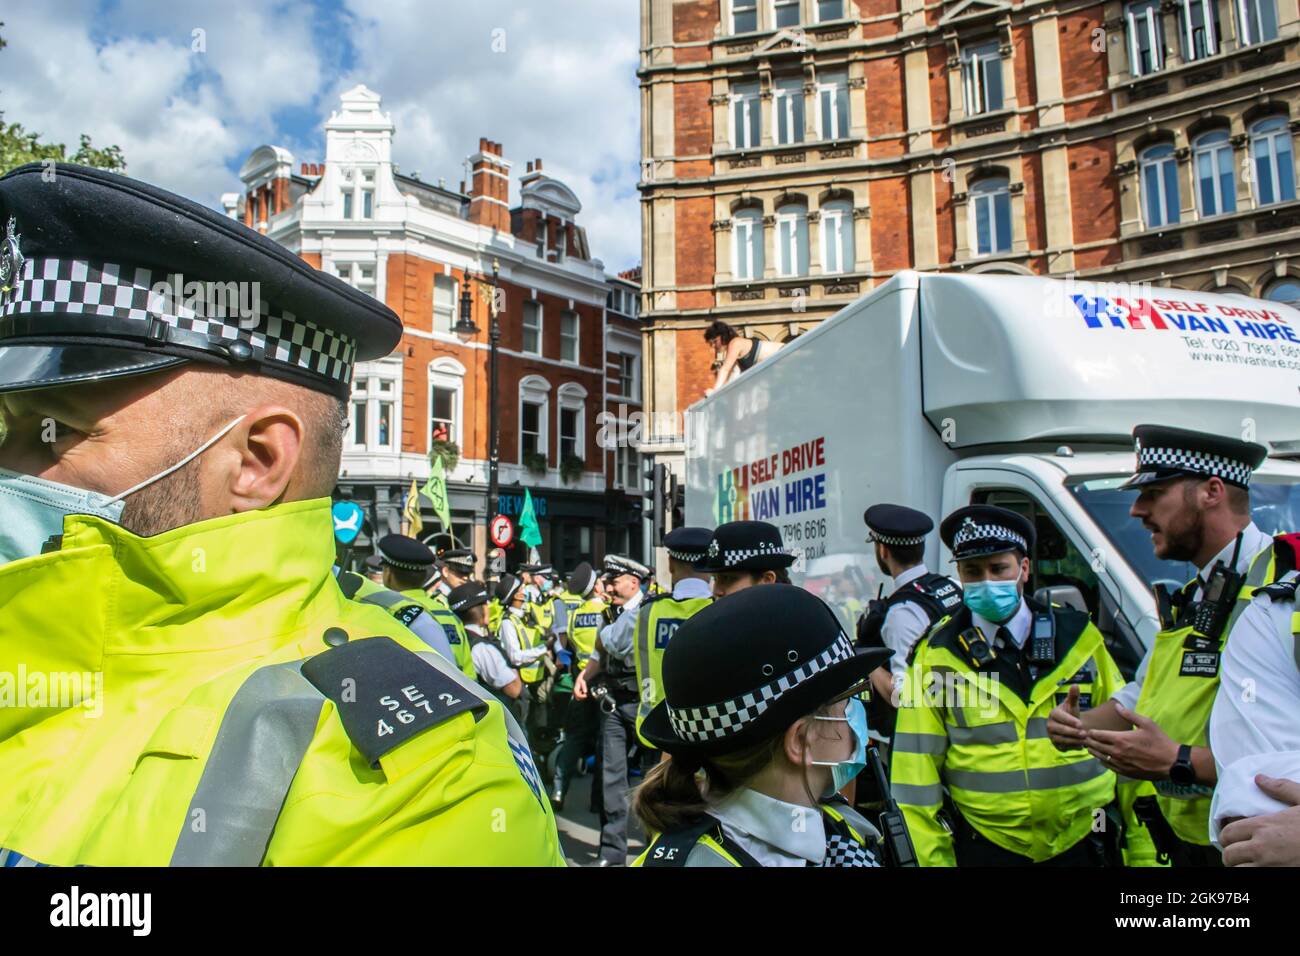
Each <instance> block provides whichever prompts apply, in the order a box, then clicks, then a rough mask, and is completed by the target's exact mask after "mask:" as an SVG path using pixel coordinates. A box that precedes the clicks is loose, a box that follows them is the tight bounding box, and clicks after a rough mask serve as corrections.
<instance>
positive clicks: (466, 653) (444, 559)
mask: <svg viewBox="0 0 1300 956" xmlns="http://www.w3.org/2000/svg"><path fill="white" fill-rule="evenodd" d="M437 569H438V570H437V575H436V576H435V577H434V579H433V582H432V584H433V590H432V591H429V590H428V589H427V586H426V587H425V588H412V590H410V591H407V592H405V593H407V594H409V595H410V596H411V597H413V598H414V597H417V596H419V595H423V601H424V605H425V607H427V608H428V609H429V613H430V614H432V615H433V617H434V619H435V620H437V622H438V623H439V624H441V625H442V628H443V630H444V631H446V632H447V637H448V640H450V641H451V643H452V650H454V651H455V652H456V663H457V664H458V665H459V666H460V669H461V670H462V671H464V672H465V676H466V677H471V678H476V677H477V676H478V675H477V674H476V673H475V671H474V657H473V649H472V648H471V646H470V642H469V637H468V636H467V635H466V633H465V625H464V622H462V621H461V619H460V618H459V617H458V616H457V615H456V614H455V613H454V612H453V610H452V607H451V604H450V596H451V592H452V591H453V590H454V589H456V588H458V587H460V586H461V585H462V584H466V583H468V582H469V580H470V577H471V576H472V575H473V574H474V552H473V551H470V550H469V549H468V548H454V549H444V550H443V551H442V552H441V553H440V554H439V555H438V559H437ZM425 578H426V580H427V579H428V578H429V575H427V574H426V575H425ZM417 590H418V595H417Z"/></svg>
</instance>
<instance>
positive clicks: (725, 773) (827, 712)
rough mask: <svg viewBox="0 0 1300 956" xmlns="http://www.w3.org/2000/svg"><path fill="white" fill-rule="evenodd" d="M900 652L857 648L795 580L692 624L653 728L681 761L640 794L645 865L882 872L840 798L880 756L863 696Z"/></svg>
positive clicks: (860, 820)
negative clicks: (872, 676)
mask: <svg viewBox="0 0 1300 956" xmlns="http://www.w3.org/2000/svg"><path fill="white" fill-rule="evenodd" d="M888 655H889V651H885V650H871V651H856V652H855V651H854V649H853V645H852V644H851V643H850V641H849V637H848V635H847V634H845V633H844V629H843V628H842V627H841V626H840V623H839V620H838V619H837V618H836V617H835V614H834V613H833V612H832V611H831V609H830V608H829V607H827V606H826V605H825V604H824V603H823V602H822V601H821V600H820V599H819V598H817V597H815V596H814V595H812V594H809V593H808V592H807V591H804V590H803V589H801V588H795V587H791V586H789V585H783V584H778V585H775V586H773V587H765V588H752V589H749V590H746V591H744V592H743V593H740V594H737V595H736V596H735V597H731V598H727V599H726V600H724V601H718V602H716V603H715V604H713V605H712V606H710V607H706V608H704V609H703V610H701V611H700V612H699V613H698V614H696V615H695V616H694V617H692V618H691V619H690V620H688V621H686V622H685V623H683V624H682V626H681V627H680V628H679V629H678V632H677V635H676V637H674V638H673V640H672V641H671V643H670V644H669V645H668V649H667V651H666V652H665V654H664V664H663V679H664V690H665V699H664V700H663V701H662V702H661V703H660V704H659V705H658V706H657V707H655V709H654V710H653V711H651V712H650V715H649V716H648V717H647V718H646V720H645V724H644V725H643V728H642V732H643V733H644V734H645V736H646V737H647V738H648V739H649V740H650V741H651V742H653V743H654V744H655V745H656V746H657V747H659V748H661V749H662V750H664V751H666V752H667V753H669V754H671V759H669V760H666V761H663V762H662V763H660V764H659V765H658V766H657V767H655V768H654V769H653V770H651V771H650V773H649V774H648V775H647V776H646V780H645V783H643V784H642V785H641V786H640V787H639V788H638V789H637V792H636V802H635V807H636V812H637V815H638V816H639V817H640V818H641V820H642V822H643V824H644V825H645V827H646V830H647V831H648V832H649V833H651V834H653V836H652V838H651V841H650V846H649V847H648V848H647V849H646V852H645V853H643V854H642V855H641V856H640V857H639V858H638V859H637V861H636V863H635V864H634V865H636V866H651V867H658V866H691V867H696V866H800V867H808V866H825V867H841V866H852V867H875V866H880V865H881V861H882V856H883V855H884V854H883V853H882V850H883V847H882V845H881V842H880V834H879V832H878V831H877V830H876V828H875V827H874V826H872V824H870V823H869V822H868V821H867V820H866V819H865V818H864V817H862V816H861V815H860V814H858V813H857V812H856V811H855V810H853V808H851V807H850V806H849V805H848V804H847V803H845V802H844V800H843V799H842V798H841V797H839V795H838V794H837V791H838V790H839V789H840V788H842V787H843V786H844V785H845V784H846V783H847V782H848V781H849V780H852V779H853V778H854V776H856V775H857V773H858V772H859V771H860V770H861V769H862V767H863V766H864V764H865V762H866V760H867V756H866V746H867V720H866V712H865V710H864V708H863V705H862V702H861V700H859V699H858V697H857V696H856V694H857V693H858V692H860V691H862V690H865V688H866V680H867V675H868V674H869V673H870V672H871V671H872V670H874V669H875V668H877V667H879V666H881V665H882V664H884V663H885V659H886V658H887V656H888ZM701 772H702V774H703V778H704V786H703V787H701V785H700V782H699V779H698V777H699V775H700V773H701ZM904 839H905V837H904Z"/></svg>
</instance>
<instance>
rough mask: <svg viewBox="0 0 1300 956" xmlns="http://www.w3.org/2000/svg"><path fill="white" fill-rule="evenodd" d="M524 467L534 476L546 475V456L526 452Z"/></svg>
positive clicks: (535, 452) (536, 452) (539, 453)
mask: <svg viewBox="0 0 1300 956" xmlns="http://www.w3.org/2000/svg"><path fill="white" fill-rule="evenodd" d="M524 467H525V468H527V469H528V470H529V471H530V472H532V473H533V474H534V475H545V474H546V456H545V455H544V454H542V453H541V452H538V451H529V452H524Z"/></svg>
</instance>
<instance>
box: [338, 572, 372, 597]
mask: <svg viewBox="0 0 1300 956" xmlns="http://www.w3.org/2000/svg"><path fill="white" fill-rule="evenodd" d="M365 580H366V579H365V578H363V577H362V576H361V575H359V574H357V572H355V571H340V572H339V574H338V582H339V590H340V591H342V592H343V596H344V597H345V598H347V599H348V600H349V601H351V600H352V598H353V597H354V596H355V595H356V593H357V591H359V590H361V585H362V584H364V583H365Z"/></svg>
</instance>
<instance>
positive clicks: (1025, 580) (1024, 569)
mask: <svg viewBox="0 0 1300 956" xmlns="http://www.w3.org/2000/svg"><path fill="white" fill-rule="evenodd" d="M1016 554H1018V555H1020V577H1019V578H1018V579H1017V580H1018V581H1019V582H1020V583H1021V584H1023V585H1024V586H1025V587H1029V558H1028V556H1026V555H1025V554H1024V553H1023V552H1020V551H1017V552H1016Z"/></svg>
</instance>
